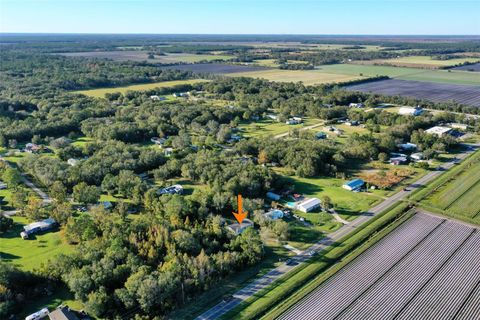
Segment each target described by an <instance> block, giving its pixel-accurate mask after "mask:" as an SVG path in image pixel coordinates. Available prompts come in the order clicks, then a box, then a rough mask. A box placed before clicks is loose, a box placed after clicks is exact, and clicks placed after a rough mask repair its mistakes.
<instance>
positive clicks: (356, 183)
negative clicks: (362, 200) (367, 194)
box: [344, 179, 365, 189]
mask: <svg viewBox="0 0 480 320" xmlns="http://www.w3.org/2000/svg"><path fill="white" fill-rule="evenodd" d="M364 183H365V182H364V181H363V180H362V179H353V180H350V181H348V182H345V184H344V186H349V187H350V188H352V189H354V188H358V187H361V186H363V184H364Z"/></svg>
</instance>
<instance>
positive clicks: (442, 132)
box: [425, 126, 452, 137]
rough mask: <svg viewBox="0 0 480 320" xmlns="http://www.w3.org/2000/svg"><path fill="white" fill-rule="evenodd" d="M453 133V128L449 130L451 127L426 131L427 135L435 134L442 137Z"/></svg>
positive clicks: (440, 127) (436, 127) (437, 127)
mask: <svg viewBox="0 0 480 320" xmlns="http://www.w3.org/2000/svg"><path fill="white" fill-rule="evenodd" d="M451 131H452V128H449V127H442V126H435V127H432V128H430V129H427V130H425V133H428V134H434V135H436V136H439V137H442V136H444V135H447V134H449V133H450V132H451Z"/></svg>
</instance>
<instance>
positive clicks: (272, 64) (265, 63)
mask: <svg viewBox="0 0 480 320" xmlns="http://www.w3.org/2000/svg"><path fill="white" fill-rule="evenodd" d="M277 61H278V60H277V59H262V60H254V61H253V64H254V65H256V66H261V67H267V68H278V67H279V66H280V65H279V64H278V63H277ZM287 63H288V64H305V63H308V62H307V61H301V60H287Z"/></svg>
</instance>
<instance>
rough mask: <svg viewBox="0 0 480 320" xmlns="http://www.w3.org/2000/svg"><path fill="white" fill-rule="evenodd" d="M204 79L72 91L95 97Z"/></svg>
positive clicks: (193, 82)
mask: <svg viewBox="0 0 480 320" xmlns="http://www.w3.org/2000/svg"><path fill="white" fill-rule="evenodd" d="M206 81H208V80H204V79H191V80H176V81H161V82H154V83H143V84H135V85H130V86H123V87H114V88H98V89H90V90H80V91H73V92H72V93H78V94H84V95H86V96H89V97H95V98H103V97H105V94H107V93H115V92H120V93H122V94H125V93H126V92H127V91H145V90H151V89H155V88H169V87H174V86H178V85H184V84H195V83H200V82H206Z"/></svg>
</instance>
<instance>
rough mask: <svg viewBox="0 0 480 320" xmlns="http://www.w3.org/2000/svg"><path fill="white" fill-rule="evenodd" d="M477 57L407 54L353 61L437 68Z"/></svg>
mask: <svg viewBox="0 0 480 320" xmlns="http://www.w3.org/2000/svg"><path fill="white" fill-rule="evenodd" d="M476 61H478V58H456V59H448V60H437V59H433V58H432V57H429V56H408V57H400V58H394V59H375V60H365V61H355V62H354V63H356V64H366V65H372V64H373V65H375V64H380V65H392V66H396V67H410V68H425V69H438V68H442V67H451V66H456V65H459V64H461V63H464V62H476Z"/></svg>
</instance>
